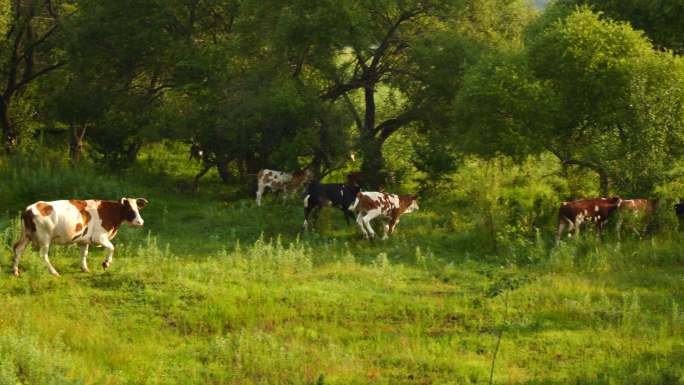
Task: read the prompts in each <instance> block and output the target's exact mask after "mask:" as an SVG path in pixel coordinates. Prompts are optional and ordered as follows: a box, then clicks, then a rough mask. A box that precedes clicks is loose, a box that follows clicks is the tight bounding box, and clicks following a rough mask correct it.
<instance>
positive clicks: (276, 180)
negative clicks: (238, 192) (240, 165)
mask: <svg viewBox="0 0 684 385" xmlns="http://www.w3.org/2000/svg"><path fill="white" fill-rule="evenodd" d="M311 179H313V172H311V170H309V169H305V170H301V171H296V172H294V173H292V174H288V173H286V172H282V171H275V170H268V169H263V170H259V172H258V173H257V192H256V204H257V206H261V196H262V195H263V194H264V190H266V187H268V188H270V189H271V190H273V191H283V192H285V194H287V193H290V192H294V191H297V190H299V189H300V188H302V187H303V186H304V185H305V184H306V183H308V182H310V181H311Z"/></svg>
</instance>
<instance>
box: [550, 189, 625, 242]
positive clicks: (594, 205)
mask: <svg viewBox="0 0 684 385" xmlns="http://www.w3.org/2000/svg"><path fill="white" fill-rule="evenodd" d="M621 203H622V199H620V198H597V199H581V200H576V201H570V202H563V203H561V205H560V208H559V209H558V232H557V233H556V244H558V243H560V239H561V237H562V235H563V230H564V229H565V226H566V225H567V226H568V236H571V234H570V232H571V231H573V230H574V231H575V236H579V233H580V226H581V225H582V223H584V222H595V223H596V228H597V229H598V231H599V234H601V231H602V230H603V228H604V227H605V225H606V223H607V222H608V219H609V218H610V216H611V215H612V214H613V213H615V211H617V210H618V209H619V208H620V205H621Z"/></svg>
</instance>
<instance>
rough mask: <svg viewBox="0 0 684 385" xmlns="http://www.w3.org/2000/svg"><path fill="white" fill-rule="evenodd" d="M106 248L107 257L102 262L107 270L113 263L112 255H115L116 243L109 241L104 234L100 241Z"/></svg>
mask: <svg viewBox="0 0 684 385" xmlns="http://www.w3.org/2000/svg"><path fill="white" fill-rule="evenodd" d="M99 243H100V244H101V245H102V246H103V247H104V248H105V249H107V257H106V258H105V260H104V262H102V268H103V269H105V270H107V268H108V267H109V266H111V265H112V256H113V255H114V245H112V242H110V241H109V239H108V238H107V235H103V236H102V238H101V239H100V242H99Z"/></svg>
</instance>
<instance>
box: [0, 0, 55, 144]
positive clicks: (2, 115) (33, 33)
mask: <svg viewBox="0 0 684 385" xmlns="http://www.w3.org/2000/svg"><path fill="white" fill-rule="evenodd" d="M67 4H68V3H67V2H61V1H51V0H40V1H39V0H12V1H11V6H10V16H9V24H8V25H7V26H5V28H6V29H7V30H8V31H7V33H3V34H2V35H0V79H1V80H2V82H1V83H2V86H0V127H1V128H2V142H3V146H4V148H5V151H6V152H12V151H14V149H15V148H16V146H17V140H18V137H19V131H18V128H17V126H16V124H15V122H14V121H13V120H14V119H13V116H12V107H13V103H15V102H16V99H17V98H19V97H21V96H22V94H23V93H24V92H25V91H26V90H27V88H28V87H29V86H30V85H31V84H32V83H34V82H35V81H36V80H37V79H39V78H41V77H43V76H45V75H47V74H49V73H50V72H52V71H54V70H56V69H58V68H60V67H62V66H63V65H64V64H65V61H64V59H63V57H62V56H61V55H60V50H59V49H58V48H59V39H60V32H61V30H60V28H61V21H62V18H63V15H62V14H63V13H65V12H68V11H67V10H68V6H67ZM1 5H3V3H2V2H0V6H1ZM5 9H6V8H5ZM2 20H5V23H7V16H6V15H5V16H4V17H3V12H2V11H0V26H2V24H3V23H2Z"/></svg>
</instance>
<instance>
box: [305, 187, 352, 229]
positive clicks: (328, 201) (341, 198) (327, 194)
mask: <svg viewBox="0 0 684 385" xmlns="http://www.w3.org/2000/svg"><path fill="white" fill-rule="evenodd" d="M360 191H361V188H360V187H358V186H350V185H346V184H339V183H331V184H321V183H320V182H318V181H313V182H311V184H310V185H309V188H308V190H307V194H306V197H305V198H304V224H302V230H306V229H307V228H308V227H309V223H310V221H311V215H312V214H314V222H315V219H316V218H317V217H318V214H319V212H320V210H321V209H322V208H323V207H326V206H328V205H330V206H334V207H337V208H339V209H340V210H342V212H343V213H344V219H345V221H347V224H349V220H350V219H351V220H354V214H353V213H352V212H351V211H350V210H349V206H351V205H352V204H353V203H354V200H355V199H356V194H357V193H359V192H360Z"/></svg>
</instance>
